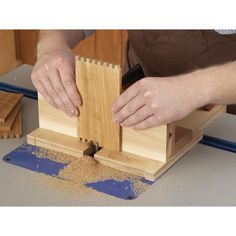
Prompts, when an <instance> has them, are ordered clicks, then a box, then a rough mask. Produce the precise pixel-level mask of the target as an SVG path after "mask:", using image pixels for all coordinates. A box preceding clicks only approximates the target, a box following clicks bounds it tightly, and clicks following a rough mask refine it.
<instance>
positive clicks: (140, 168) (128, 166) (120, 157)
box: [94, 132, 202, 181]
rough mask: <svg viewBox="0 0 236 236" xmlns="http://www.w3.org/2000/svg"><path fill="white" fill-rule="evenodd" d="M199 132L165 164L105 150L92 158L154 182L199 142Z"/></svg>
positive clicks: (138, 156) (200, 136) (139, 156)
mask: <svg viewBox="0 0 236 236" xmlns="http://www.w3.org/2000/svg"><path fill="white" fill-rule="evenodd" d="M201 138H202V134H201V132H199V133H196V134H195V135H194V136H193V137H192V139H189V140H188V142H187V143H186V144H185V145H184V147H183V148H182V149H181V150H179V151H178V152H177V153H176V154H175V155H173V156H172V158H170V160H169V161H168V162H167V163H163V162H160V161H157V160H152V159H148V158H144V157H143V156H141V155H135V154H132V153H127V152H115V151H110V150H107V149H101V150H100V151H98V152H97V153H96V154H95V155H94V158H95V159H96V160H97V161H98V162H99V163H101V164H103V165H106V166H109V167H111V168H114V169H118V170H121V171H124V172H127V173H129V174H134V175H138V176H142V177H145V179H147V180H151V181H155V180H156V179H157V178H159V177H160V176H161V175H162V174H163V173H165V172H166V171H167V170H168V169H169V168H170V167H171V166H172V165H173V164H174V163H175V162H176V161H178V160H179V159H180V158H181V157H183V155H184V154H185V153H187V152H188V151H189V150H190V149H191V148H192V147H193V146H194V145H196V143H198V142H199V140H201Z"/></svg>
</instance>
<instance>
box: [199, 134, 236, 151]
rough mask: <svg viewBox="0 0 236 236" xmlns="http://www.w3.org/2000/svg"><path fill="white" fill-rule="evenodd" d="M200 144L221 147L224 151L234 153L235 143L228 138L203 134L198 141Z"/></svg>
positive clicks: (235, 149)
mask: <svg viewBox="0 0 236 236" xmlns="http://www.w3.org/2000/svg"><path fill="white" fill-rule="evenodd" d="M199 143H201V144H205V145H207V146H211V147H215V148H218V149H222V150H225V151H229V152H233V153H236V143H235V142H231V141H228V140H224V139H220V138H216V137H212V136H208V135H203V138H202V140H201V141H200V142H199Z"/></svg>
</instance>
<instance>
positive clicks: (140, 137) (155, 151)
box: [122, 125, 168, 162]
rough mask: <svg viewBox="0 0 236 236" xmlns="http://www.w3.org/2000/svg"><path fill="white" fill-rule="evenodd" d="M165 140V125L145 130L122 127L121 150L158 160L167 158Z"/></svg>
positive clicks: (164, 160) (163, 160)
mask: <svg viewBox="0 0 236 236" xmlns="http://www.w3.org/2000/svg"><path fill="white" fill-rule="evenodd" d="M167 140H168V129H167V125H161V126H156V127H154V128H150V129H147V130H134V129H132V128H123V129H122V151H124V152H128V153H133V154H136V155H139V156H143V157H145V158H148V159H153V160H158V161H160V162H166V160H167Z"/></svg>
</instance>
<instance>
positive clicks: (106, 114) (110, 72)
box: [76, 57, 121, 150]
mask: <svg viewBox="0 0 236 236" xmlns="http://www.w3.org/2000/svg"><path fill="white" fill-rule="evenodd" d="M76 84H77V86H78V87H79V90H80V94H81V97H82V106H81V108H80V116H79V117H78V138H82V139H83V140H85V141H87V140H88V141H90V140H92V141H94V142H98V143H99V145H100V146H101V147H104V148H107V149H109V150H120V126H119V125H117V124H114V123H113V122H112V113H111V105H112V102H113V101H114V100H115V99H116V98H117V97H118V96H119V94H120V90H121V69H120V67H119V66H115V65H112V64H104V63H102V62H100V61H96V60H90V59H85V58H82V57H77V58H76Z"/></svg>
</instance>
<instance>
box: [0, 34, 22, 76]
mask: <svg viewBox="0 0 236 236" xmlns="http://www.w3.org/2000/svg"><path fill="white" fill-rule="evenodd" d="M20 63H21V62H20V61H19V60H18V58H17V53H16V41H15V32H14V30H0V75H3V74H5V73H7V72H8V71H10V70H12V69H14V68H16V67H17V66H18V65H20Z"/></svg>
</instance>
